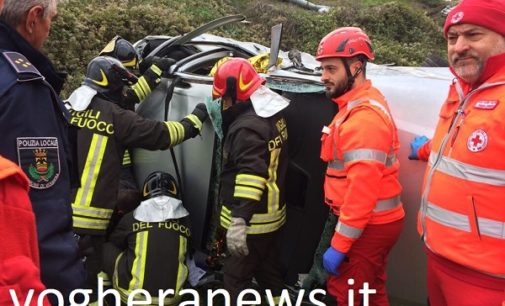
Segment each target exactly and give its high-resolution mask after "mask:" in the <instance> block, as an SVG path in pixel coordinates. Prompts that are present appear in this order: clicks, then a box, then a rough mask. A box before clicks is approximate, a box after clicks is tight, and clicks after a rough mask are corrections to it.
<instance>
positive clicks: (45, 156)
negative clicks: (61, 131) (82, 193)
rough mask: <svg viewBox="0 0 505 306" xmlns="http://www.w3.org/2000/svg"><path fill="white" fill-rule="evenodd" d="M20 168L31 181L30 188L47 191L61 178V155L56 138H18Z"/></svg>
mask: <svg viewBox="0 0 505 306" xmlns="http://www.w3.org/2000/svg"><path fill="white" fill-rule="evenodd" d="M17 150H18V161H19V166H20V167H21V168H22V169H23V171H24V172H25V173H26V174H27V176H28V178H29V179H30V187H31V188H35V189H47V188H49V187H51V186H53V185H54V184H55V183H56V181H57V180H58V177H59V176H60V154H59V147H58V139H57V138H56V137H18V138H17Z"/></svg>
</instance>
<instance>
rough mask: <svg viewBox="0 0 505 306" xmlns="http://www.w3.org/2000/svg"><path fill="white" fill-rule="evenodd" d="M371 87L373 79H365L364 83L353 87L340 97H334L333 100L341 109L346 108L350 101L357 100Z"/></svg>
mask: <svg viewBox="0 0 505 306" xmlns="http://www.w3.org/2000/svg"><path fill="white" fill-rule="evenodd" d="M371 87H372V81H370V80H365V82H363V84H361V85H359V86H356V87H354V88H352V89H351V90H349V91H348V92H346V93H345V94H343V95H341V96H340V97H338V98H334V99H332V101H333V102H335V103H337V105H338V108H339V109H344V108H345V107H346V105H347V103H348V102H350V101H354V100H357V99H358V98H360V97H362V96H363V95H365V94H366V92H367V91H368V89H370V88H371Z"/></svg>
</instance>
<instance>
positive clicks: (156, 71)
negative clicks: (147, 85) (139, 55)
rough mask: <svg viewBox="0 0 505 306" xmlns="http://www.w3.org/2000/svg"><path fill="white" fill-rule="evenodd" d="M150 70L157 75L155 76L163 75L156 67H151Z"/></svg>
mask: <svg viewBox="0 0 505 306" xmlns="http://www.w3.org/2000/svg"><path fill="white" fill-rule="evenodd" d="M150 68H151V70H152V71H153V72H154V73H155V74H156V75H157V76H161V74H162V73H163V71H161V69H160V68H159V67H158V66H156V65H154V64H153V65H151V67H150Z"/></svg>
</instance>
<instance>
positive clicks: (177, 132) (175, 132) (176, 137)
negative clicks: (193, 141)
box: [165, 121, 184, 147]
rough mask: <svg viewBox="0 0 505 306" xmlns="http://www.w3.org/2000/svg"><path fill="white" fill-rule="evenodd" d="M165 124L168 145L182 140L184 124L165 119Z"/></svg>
mask: <svg viewBox="0 0 505 306" xmlns="http://www.w3.org/2000/svg"><path fill="white" fill-rule="evenodd" d="M165 125H166V126H167V128H168V133H169V134H170V146H172V147H173V146H175V145H177V144H179V143H181V142H182V141H183V140H184V126H183V125H182V124H181V123H180V122H174V121H166V122H165Z"/></svg>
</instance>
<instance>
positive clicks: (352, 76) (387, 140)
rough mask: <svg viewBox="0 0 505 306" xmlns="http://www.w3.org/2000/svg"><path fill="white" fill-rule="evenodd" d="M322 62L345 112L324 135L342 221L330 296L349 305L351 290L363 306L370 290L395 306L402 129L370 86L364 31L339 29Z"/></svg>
mask: <svg viewBox="0 0 505 306" xmlns="http://www.w3.org/2000/svg"><path fill="white" fill-rule="evenodd" d="M316 59H317V60H319V61H320V62H321V68H322V76H321V81H322V82H323V83H324V85H325V86H326V96H327V97H328V98H330V99H331V100H332V102H333V103H336V104H337V105H338V107H339V112H338V113H337V115H335V117H334V118H333V121H332V122H331V123H330V125H329V126H328V127H324V128H323V133H322V147H321V158H322V159H323V160H324V161H325V162H328V167H327V170H326V177H325V181H324V195H325V202H326V204H327V205H328V206H329V207H330V209H331V211H333V213H334V214H335V215H337V216H339V219H338V222H337V226H336V227H335V232H334V234H333V238H332V239H331V245H330V247H329V248H328V250H327V251H326V252H325V253H324V255H323V265H324V268H325V269H326V271H327V272H328V273H329V274H330V275H329V277H328V280H327V288H328V292H329V293H330V295H331V296H334V297H336V300H337V304H338V305H347V303H350V301H349V297H348V290H349V289H353V290H354V297H353V298H354V300H355V301H359V300H360V297H359V296H358V294H359V293H358V292H359V289H360V288H363V283H365V282H368V284H369V286H370V288H373V289H375V290H377V292H376V294H374V295H372V296H371V297H370V301H371V303H372V305H389V304H388V299H387V293H386V288H385V281H386V260H387V256H388V253H389V251H390V250H391V248H392V247H393V245H394V244H395V243H396V241H397V240H398V238H399V236H400V232H401V230H402V226H403V217H404V214H405V213H404V210H403V206H402V203H401V200H400V191H401V186H400V183H399V181H398V168H399V163H398V159H397V154H398V149H399V141H398V135H397V129H396V127H395V123H394V121H393V118H392V116H391V113H390V111H389V107H388V105H387V102H386V100H385V98H384V96H383V95H382V94H381V93H380V92H379V90H377V89H376V88H375V87H373V86H372V82H371V81H370V80H368V79H366V63H367V61H369V60H373V59H374V54H373V51H372V46H371V41H370V39H369V38H368V36H367V35H366V34H365V33H364V32H363V31H362V30H361V29H359V28H355V27H344V28H338V29H336V30H334V31H332V32H331V33H329V34H328V35H326V36H325V37H324V38H323V39H322V40H321V42H320V43H319V47H318V49H317V54H316ZM349 279H353V280H354V281H353V282H352V281H349V282H348V280H349Z"/></svg>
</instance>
